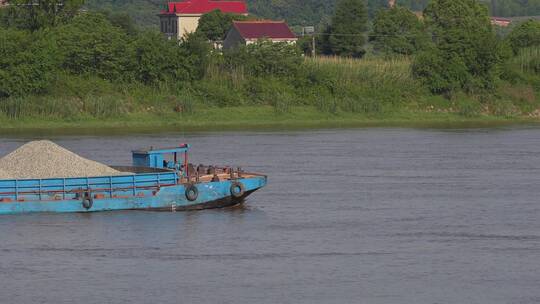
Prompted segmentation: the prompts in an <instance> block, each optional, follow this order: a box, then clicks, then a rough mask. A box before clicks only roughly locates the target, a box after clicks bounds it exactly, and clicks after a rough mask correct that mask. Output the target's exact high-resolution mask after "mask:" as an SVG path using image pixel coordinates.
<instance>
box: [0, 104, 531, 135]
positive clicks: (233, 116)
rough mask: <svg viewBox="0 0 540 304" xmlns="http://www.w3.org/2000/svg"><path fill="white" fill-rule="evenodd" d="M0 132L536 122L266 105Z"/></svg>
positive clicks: (9, 125) (44, 122)
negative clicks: (284, 109)
mask: <svg viewBox="0 0 540 304" xmlns="http://www.w3.org/2000/svg"><path fill="white" fill-rule="evenodd" d="M0 123H1V125H0V133H3V134H10V133H29V134H30V133H31V134H39V133H42V132H45V133H53V134H56V133H58V134H84V133H137V132H160V131H161V132H167V131H220V130H240V131H242V130H276V129H283V130H287V129H291V130H293V129H322V128H355V127H419V128H422V127H424V128H471V127H473V128H474V127H490V126H501V125H509V124H537V123H540V119H538V118H533V117H520V116H513V117H507V116H493V115H478V116H474V117H467V116H463V115H460V114H458V113H436V112H413V111H405V110H404V111H398V112H391V113H384V114H380V115H366V114H358V113H347V112H337V113H328V112H321V111H319V110H317V109H316V108H314V107H309V106H304V107H294V108H292V109H290V111H289V112H287V113H276V111H275V109H274V108H273V107H270V106H243V107H227V108H207V109H201V110H197V111H196V112H193V113H189V114H182V113H173V112H171V113H150V112H149V113H133V114H125V115H121V116H119V117H117V118H101V119H95V118H91V117H80V118H77V119H39V118H24V119H17V120H14V119H5V118H4V119H1V120H0Z"/></svg>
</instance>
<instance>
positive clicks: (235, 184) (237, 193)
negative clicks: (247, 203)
mask: <svg viewBox="0 0 540 304" xmlns="http://www.w3.org/2000/svg"><path fill="white" fill-rule="evenodd" d="M236 190H238V191H236ZM230 192H231V196H232V197H234V198H241V197H242V196H244V193H245V192H246V188H245V187H244V185H243V184H242V183H240V182H236V181H235V182H232V184H231V188H230Z"/></svg>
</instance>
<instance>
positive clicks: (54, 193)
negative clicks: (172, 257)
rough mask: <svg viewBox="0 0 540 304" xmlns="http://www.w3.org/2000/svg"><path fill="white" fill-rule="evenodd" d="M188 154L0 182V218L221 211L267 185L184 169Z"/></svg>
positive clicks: (171, 152) (236, 172)
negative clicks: (96, 172)
mask: <svg viewBox="0 0 540 304" xmlns="http://www.w3.org/2000/svg"><path fill="white" fill-rule="evenodd" d="M188 150H189V145H187V144H183V145H180V146H178V147H174V148H166V149H153V148H151V149H148V150H140V151H132V158H133V166H129V167H126V166H122V167H118V166H116V167H114V166H113V167H112V168H114V169H116V170H119V171H121V172H125V174H122V175H114V176H98V177H70V178H45V179H0V214H21V213H32V212H96V211H112V210H159V211H184V210H200V209H208V208H220V207H227V206H232V205H236V204H240V203H242V202H243V201H244V199H245V198H246V197H247V196H249V195H250V194H252V193H253V192H254V191H256V190H258V189H260V188H262V187H264V186H265V185H266V182H267V178H266V176H265V175H262V174H258V173H248V172H244V171H243V170H241V169H240V168H231V167H215V166H203V165H199V166H194V165H192V164H189V163H188Z"/></svg>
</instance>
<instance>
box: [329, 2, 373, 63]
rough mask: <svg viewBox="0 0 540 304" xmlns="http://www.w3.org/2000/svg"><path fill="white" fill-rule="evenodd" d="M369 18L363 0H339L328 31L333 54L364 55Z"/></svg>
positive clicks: (330, 48)
mask: <svg viewBox="0 0 540 304" xmlns="http://www.w3.org/2000/svg"><path fill="white" fill-rule="evenodd" d="M367 18H368V16H367V9H366V6H365V4H364V1H363V0H339V1H338V3H337V6H336V11H335V13H334V16H333V17H332V23H331V25H330V26H329V28H328V31H327V33H328V34H329V36H328V49H329V50H330V51H331V54H335V55H341V56H352V57H362V56H363V55H364V53H365V50H364V48H363V46H364V43H365V38H364V34H365V32H366V31H367Z"/></svg>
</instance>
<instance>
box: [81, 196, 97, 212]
mask: <svg viewBox="0 0 540 304" xmlns="http://www.w3.org/2000/svg"><path fill="white" fill-rule="evenodd" d="M93 205H94V199H93V198H92V197H91V196H85V197H84V198H83V201H82V206H83V208H84V209H86V210H88V209H90V208H92V206H93Z"/></svg>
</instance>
